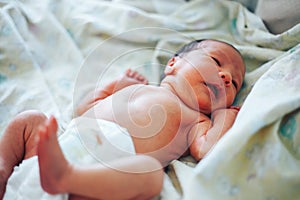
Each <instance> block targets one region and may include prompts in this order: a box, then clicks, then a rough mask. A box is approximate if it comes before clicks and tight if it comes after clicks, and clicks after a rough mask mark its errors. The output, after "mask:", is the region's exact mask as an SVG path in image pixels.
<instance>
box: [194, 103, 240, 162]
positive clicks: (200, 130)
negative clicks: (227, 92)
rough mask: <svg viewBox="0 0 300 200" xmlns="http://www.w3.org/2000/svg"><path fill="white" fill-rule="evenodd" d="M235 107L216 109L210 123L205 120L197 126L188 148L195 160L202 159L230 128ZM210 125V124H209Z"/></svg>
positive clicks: (235, 111)
mask: <svg viewBox="0 0 300 200" xmlns="http://www.w3.org/2000/svg"><path fill="white" fill-rule="evenodd" d="M238 110H239V109H238V108H237V107H233V106H232V107H230V108H227V109H218V110H216V111H214V112H213V113H212V121H210V120H206V122H202V123H199V124H197V125H196V126H198V127H196V126H195V128H194V130H196V131H197V133H196V134H192V135H195V139H194V141H193V142H192V143H191V146H190V153H191V155H192V156H193V157H194V158H195V159H196V160H200V159H202V158H203V157H204V156H205V155H206V154H207V153H208V152H209V151H210V150H211V149H212V148H213V146H214V145H215V144H216V143H217V142H218V141H219V139H220V138H221V137H222V136H223V135H224V134H225V133H226V132H227V131H228V130H229V129H230V128H231V126H232V125H233V123H234V121H235V118H236V116H237V113H238ZM211 123H212V124H211ZM210 126H211V127H210Z"/></svg>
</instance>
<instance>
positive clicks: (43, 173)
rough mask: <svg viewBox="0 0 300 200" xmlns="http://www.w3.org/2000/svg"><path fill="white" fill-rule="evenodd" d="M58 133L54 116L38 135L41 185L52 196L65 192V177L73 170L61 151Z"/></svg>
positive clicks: (41, 128)
mask: <svg viewBox="0 0 300 200" xmlns="http://www.w3.org/2000/svg"><path fill="white" fill-rule="evenodd" d="M56 132H57V122H56V119H55V118H54V117H53V116H52V117H50V118H49V119H48V120H47V121H46V122H45V124H44V125H43V126H41V127H40V129H39V134H38V135H39V139H38V147H37V155H38V160H39V167H40V178H41V185H42V187H43V189H44V190H45V191H46V192H48V193H50V194H56V193H61V192H64V186H65V182H64V177H65V176H66V175H67V174H68V173H69V168H71V167H70V165H69V164H68V162H67V161H66V159H65V157H64V155H63V153H62V151H61V149H60V146H59V143H58V140H57V135H56Z"/></svg>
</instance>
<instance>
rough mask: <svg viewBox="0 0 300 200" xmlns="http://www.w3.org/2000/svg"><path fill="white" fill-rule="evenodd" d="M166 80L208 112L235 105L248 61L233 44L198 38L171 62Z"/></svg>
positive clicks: (191, 103) (190, 102)
mask: <svg viewBox="0 0 300 200" xmlns="http://www.w3.org/2000/svg"><path fill="white" fill-rule="evenodd" d="M165 75H166V77H165V78H164V80H163V81H162V83H163V84H164V83H167V84H172V86H173V87H172V88H174V92H175V93H176V94H177V95H178V96H179V98H180V99H181V100H182V101H184V102H185V103H186V104H187V105H188V106H189V107H191V108H193V109H195V110H199V109H200V111H201V112H204V113H206V114H209V113H211V112H212V111H214V110H216V109H219V108H225V107H229V106H231V105H232V103H233V101H234V99H235V96H236V94H237V92H238V91H239V90H240V88H241V86H242V82H243V79H244V75H245V64H244V62H243V58H242V56H241V54H240V53H239V51H238V50H237V49H235V48H234V47H233V46H232V45H230V44H228V43H225V42H221V41H217V40H195V41H193V42H191V43H189V44H186V45H185V46H183V47H182V48H181V49H180V50H179V51H178V52H177V53H176V54H175V55H174V56H173V57H172V58H171V59H170V60H169V62H168V64H167V66H166V68H165Z"/></svg>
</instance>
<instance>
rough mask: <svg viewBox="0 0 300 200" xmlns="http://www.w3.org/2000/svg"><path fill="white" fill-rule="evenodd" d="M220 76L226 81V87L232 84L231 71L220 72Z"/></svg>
mask: <svg viewBox="0 0 300 200" xmlns="http://www.w3.org/2000/svg"><path fill="white" fill-rule="evenodd" d="M219 76H220V78H221V79H222V80H223V81H224V85H225V86H226V87H228V86H230V85H231V82H232V77H231V74H230V73H228V72H219Z"/></svg>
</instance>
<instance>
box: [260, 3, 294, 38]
mask: <svg viewBox="0 0 300 200" xmlns="http://www.w3.org/2000/svg"><path fill="white" fill-rule="evenodd" d="M255 14H256V15H258V16H259V17H260V18H261V19H262V20H263V21H264V23H265V25H266V27H267V28H268V29H269V31H270V32H271V33H274V34H279V33H282V32H284V31H286V30H288V29H290V28H292V27H293V26H295V25H296V24H299V23H300V1H299V0H258V2H257V5H256V9H255Z"/></svg>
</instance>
